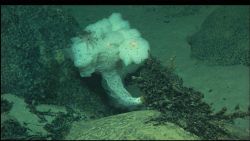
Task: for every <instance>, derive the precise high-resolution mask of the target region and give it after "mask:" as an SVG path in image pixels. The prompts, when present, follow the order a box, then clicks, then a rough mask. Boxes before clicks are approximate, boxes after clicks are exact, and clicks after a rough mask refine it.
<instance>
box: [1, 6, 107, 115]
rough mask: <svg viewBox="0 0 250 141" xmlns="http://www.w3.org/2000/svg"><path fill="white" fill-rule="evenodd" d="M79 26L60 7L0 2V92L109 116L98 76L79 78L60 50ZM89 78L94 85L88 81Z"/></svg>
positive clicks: (36, 101)
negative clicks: (13, 4)
mask: <svg viewBox="0 0 250 141" xmlns="http://www.w3.org/2000/svg"><path fill="white" fill-rule="evenodd" d="M79 31H81V29H80V27H79V25H78V23H77V22H76V20H75V19H74V18H73V17H72V16H71V15H69V14H67V12H65V11H64V10H63V9H59V8H56V7H52V6H1V94H3V93H12V94H15V95H18V96H23V97H24V98H25V101H26V102H27V103H28V104H32V105H34V104H54V105H63V106H70V107H71V108H73V109H76V108H78V109H81V110H82V111H86V112H87V113H88V114H89V115H90V114H91V116H93V117H98V116H99V117H102V116H103V115H106V114H107V115H109V114H110V113H111V110H110V107H108V106H106V105H107V104H106V103H105V102H106V101H105V100H106V99H105V97H103V96H102V95H105V94H104V93H105V92H104V90H103V89H102V87H101V80H100V77H95V78H92V79H81V78H80V75H79V72H78V70H77V69H76V68H75V67H74V65H73V62H72V61H71V60H69V59H67V58H66V57H65V55H64V53H63V50H64V49H65V48H68V47H69V45H70V42H71V38H72V37H74V36H76V35H79ZM93 80H94V82H97V83H95V85H93V83H89V82H87V81H90V82H91V81H93ZM98 82H100V83H98ZM87 84H88V85H87Z"/></svg>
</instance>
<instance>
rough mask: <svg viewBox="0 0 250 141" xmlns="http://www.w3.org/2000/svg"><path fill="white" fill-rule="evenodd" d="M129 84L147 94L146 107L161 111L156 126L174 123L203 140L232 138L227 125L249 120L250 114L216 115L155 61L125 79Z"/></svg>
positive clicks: (148, 61) (199, 94)
mask: <svg viewBox="0 0 250 141" xmlns="http://www.w3.org/2000/svg"><path fill="white" fill-rule="evenodd" d="M125 81H126V83H127V84H128V83H130V84H136V85H137V86H138V87H139V88H140V89H141V90H142V91H143V92H144V93H145V95H144V99H145V105H146V106H147V107H149V108H152V109H156V110H159V111H160V112H161V113H162V114H161V116H160V117H159V118H156V119H152V120H151V121H154V122H155V124H156V125H158V124H164V123H166V122H173V123H175V124H177V125H179V126H181V127H182V128H184V129H185V130H187V131H190V132H192V133H194V134H196V135H197V136H199V137H201V138H203V139H219V138H221V137H222V138H223V137H228V138H236V139H237V137H232V136H231V135H230V133H229V131H227V129H226V128H224V124H225V123H228V122H232V121H233V119H235V118H244V117H247V116H250V112H249V111H248V112H241V111H237V112H235V113H232V114H227V115H226V114H225V112H226V111H227V109H226V108H223V109H221V110H220V111H219V112H217V113H214V111H213V110H212V108H211V106H210V105H209V104H207V103H206V102H204V101H203V100H202V99H203V94H202V93H201V92H198V91H196V90H194V89H193V88H187V87H184V86H183V81H182V79H181V78H179V77H178V76H177V75H176V74H174V73H173V72H172V69H169V68H167V67H163V66H161V64H160V62H159V61H157V60H156V59H154V58H150V59H148V60H147V61H146V62H145V64H144V65H143V66H141V67H140V68H139V69H138V70H137V71H136V72H135V73H133V74H129V75H128V76H127V77H126V80H125Z"/></svg>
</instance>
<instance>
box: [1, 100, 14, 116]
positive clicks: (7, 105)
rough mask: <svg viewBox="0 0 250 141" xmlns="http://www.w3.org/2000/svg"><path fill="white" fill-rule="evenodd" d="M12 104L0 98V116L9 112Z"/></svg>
mask: <svg viewBox="0 0 250 141" xmlns="http://www.w3.org/2000/svg"><path fill="white" fill-rule="evenodd" d="M12 105H13V103H10V102H9V101H7V100H5V99H2V98H1V114H2V113H4V112H8V111H10V110H11V108H12Z"/></svg>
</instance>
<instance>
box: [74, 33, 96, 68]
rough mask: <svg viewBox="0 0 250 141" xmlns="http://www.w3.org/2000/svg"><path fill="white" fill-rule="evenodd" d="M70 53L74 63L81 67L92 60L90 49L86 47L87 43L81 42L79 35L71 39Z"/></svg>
mask: <svg viewBox="0 0 250 141" xmlns="http://www.w3.org/2000/svg"><path fill="white" fill-rule="evenodd" d="M72 41H73V44H72V53H73V54H74V55H73V60H74V65H75V66H76V67H79V68H82V67H85V66H87V65H88V64H90V63H91V61H92V59H93V58H92V56H93V55H92V53H93V52H92V51H90V49H89V48H88V47H87V44H86V43H85V42H83V41H82V40H81V39H80V38H79V37H76V38H74V39H72Z"/></svg>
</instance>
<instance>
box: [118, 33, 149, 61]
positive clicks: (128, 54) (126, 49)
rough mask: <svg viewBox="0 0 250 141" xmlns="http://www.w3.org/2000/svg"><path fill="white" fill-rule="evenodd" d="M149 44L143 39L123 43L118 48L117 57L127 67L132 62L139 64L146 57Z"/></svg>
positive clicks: (133, 39)
mask: <svg viewBox="0 0 250 141" xmlns="http://www.w3.org/2000/svg"><path fill="white" fill-rule="evenodd" d="M148 51H149V44H148V42H147V41H146V40H145V39H143V38H132V39H128V40H126V41H124V42H123V43H122V45H121V46H120V48H119V52H120V53H119V57H120V58H121V59H122V60H123V62H124V64H125V65H126V66H127V65H129V64H131V63H132V62H134V63H136V64H139V63H141V62H142V61H143V60H145V59H146V58H147V57H148Z"/></svg>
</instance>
